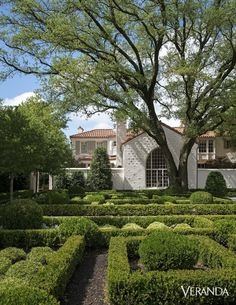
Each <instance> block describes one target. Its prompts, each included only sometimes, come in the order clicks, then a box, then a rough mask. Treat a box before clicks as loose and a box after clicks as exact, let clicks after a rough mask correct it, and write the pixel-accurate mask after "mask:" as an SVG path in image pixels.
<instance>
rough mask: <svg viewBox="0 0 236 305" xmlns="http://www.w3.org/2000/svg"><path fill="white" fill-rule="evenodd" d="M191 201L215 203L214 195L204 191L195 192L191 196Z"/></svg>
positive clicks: (193, 202) (194, 202) (195, 202)
mask: <svg viewBox="0 0 236 305" xmlns="http://www.w3.org/2000/svg"><path fill="white" fill-rule="evenodd" d="M190 202H191V203H192V204H208V203H213V196H212V194H210V193H208V192H203V191H198V192H194V193H192V195H191V196H190Z"/></svg>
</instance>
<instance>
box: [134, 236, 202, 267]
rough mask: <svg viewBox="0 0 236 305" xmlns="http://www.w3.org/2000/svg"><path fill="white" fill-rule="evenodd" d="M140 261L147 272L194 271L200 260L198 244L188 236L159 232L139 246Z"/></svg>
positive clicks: (148, 237)
mask: <svg viewBox="0 0 236 305" xmlns="http://www.w3.org/2000/svg"><path fill="white" fill-rule="evenodd" d="M139 255H140V261H141V263H143V264H144V266H145V268H146V269H147V270H149V271H150V270H168V269H192V268H193V266H194V265H195V264H196V262H197V259H198V251H197V246H196V243H195V242H194V241H192V240H190V239H189V238H188V237H187V236H183V235H180V234H175V233H173V232H171V231H165V230H159V231H155V232H153V233H152V234H150V235H149V236H147V237H146V238H145V239H144V240H143V241H142V242H141V244H140V246H139Z"/></svg>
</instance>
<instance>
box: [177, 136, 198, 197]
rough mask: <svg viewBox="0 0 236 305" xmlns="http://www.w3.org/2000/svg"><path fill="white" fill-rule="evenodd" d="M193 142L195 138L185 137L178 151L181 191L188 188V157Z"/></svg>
mask: <svg viewBox="0 0 236 305" xmlns="http://www.w3.org/2000/svg"><path fill="white" fill-rule="evenodd" d="M194 143H195V139H187V140H186V141H185V142H184V144H183V147H182V149H181V151H180V157H179V168H178V174H179V180H180V183H181V189H182V190H183V191H186V190H188V157H189V154H190V152H191V150H192V148H193V145H194Z"/></svg>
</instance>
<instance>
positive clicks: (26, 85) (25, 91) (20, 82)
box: [0, 74, 179, 137]
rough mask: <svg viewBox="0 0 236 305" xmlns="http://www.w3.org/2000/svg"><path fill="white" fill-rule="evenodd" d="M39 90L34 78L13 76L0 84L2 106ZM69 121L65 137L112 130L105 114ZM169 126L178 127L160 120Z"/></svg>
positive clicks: (72, 115)
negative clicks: (81, 131) (91, 131)
mask: <svg viewBox="0 0 236 305" xmlns="http://www.w3.org/2000/svg"><path fill="white" fill-rule="evenodd" d="M39 88H40V83H39V81H38V80H37V78H36V77H34V76H31V75H19V74H17V75H15V76H13V77H12V78H11V79H8V80H6V81H5V82H0V98H1V99H3V102H4V105H11V106H16V105H19V104H20V103H22V102H24V101H25V100H26V99H27V98H29V97H30V96H32V95H33V94H34V91H35V90H37V89H39ZM69 119H70V121H69V122H68V127H67V128H66V129H65V130H64V133H65V134H66V136H67V137H69V136H70V135H73V134H76V133H77V129H78V127H80V126H81V127H82V128H83V129H84V130H85V131H86V130H91V129H97V128H114V122H112V121H111V120H110V118H109V116H108V115H107V114H106V113H101V114H96V115H94V116H92V117H91V118H89V119H86V118H85V117H83V116H81V115H79V114H78V113H77V114H70V115H69ZM162 121H163V122H164V123H166V124H168V125H170V126H178V125H179V124H178V122H177V121H176V120H174V119H172V120H166V119H163V120H162Z"/></svg>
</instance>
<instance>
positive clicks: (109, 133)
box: [70, 129, 116, 138]
mask: <svg viewBox="0 0 236 305" xmlns="http://www.w3.org/2000/svg"><path fill="white" fill-rule="evenodd" d="M115 136H116V133H115V131H114V129H92V130H89V131H84V132H81V133H77V134H75V135H72V136H70V138H113V137H115Z"/></svg>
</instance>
